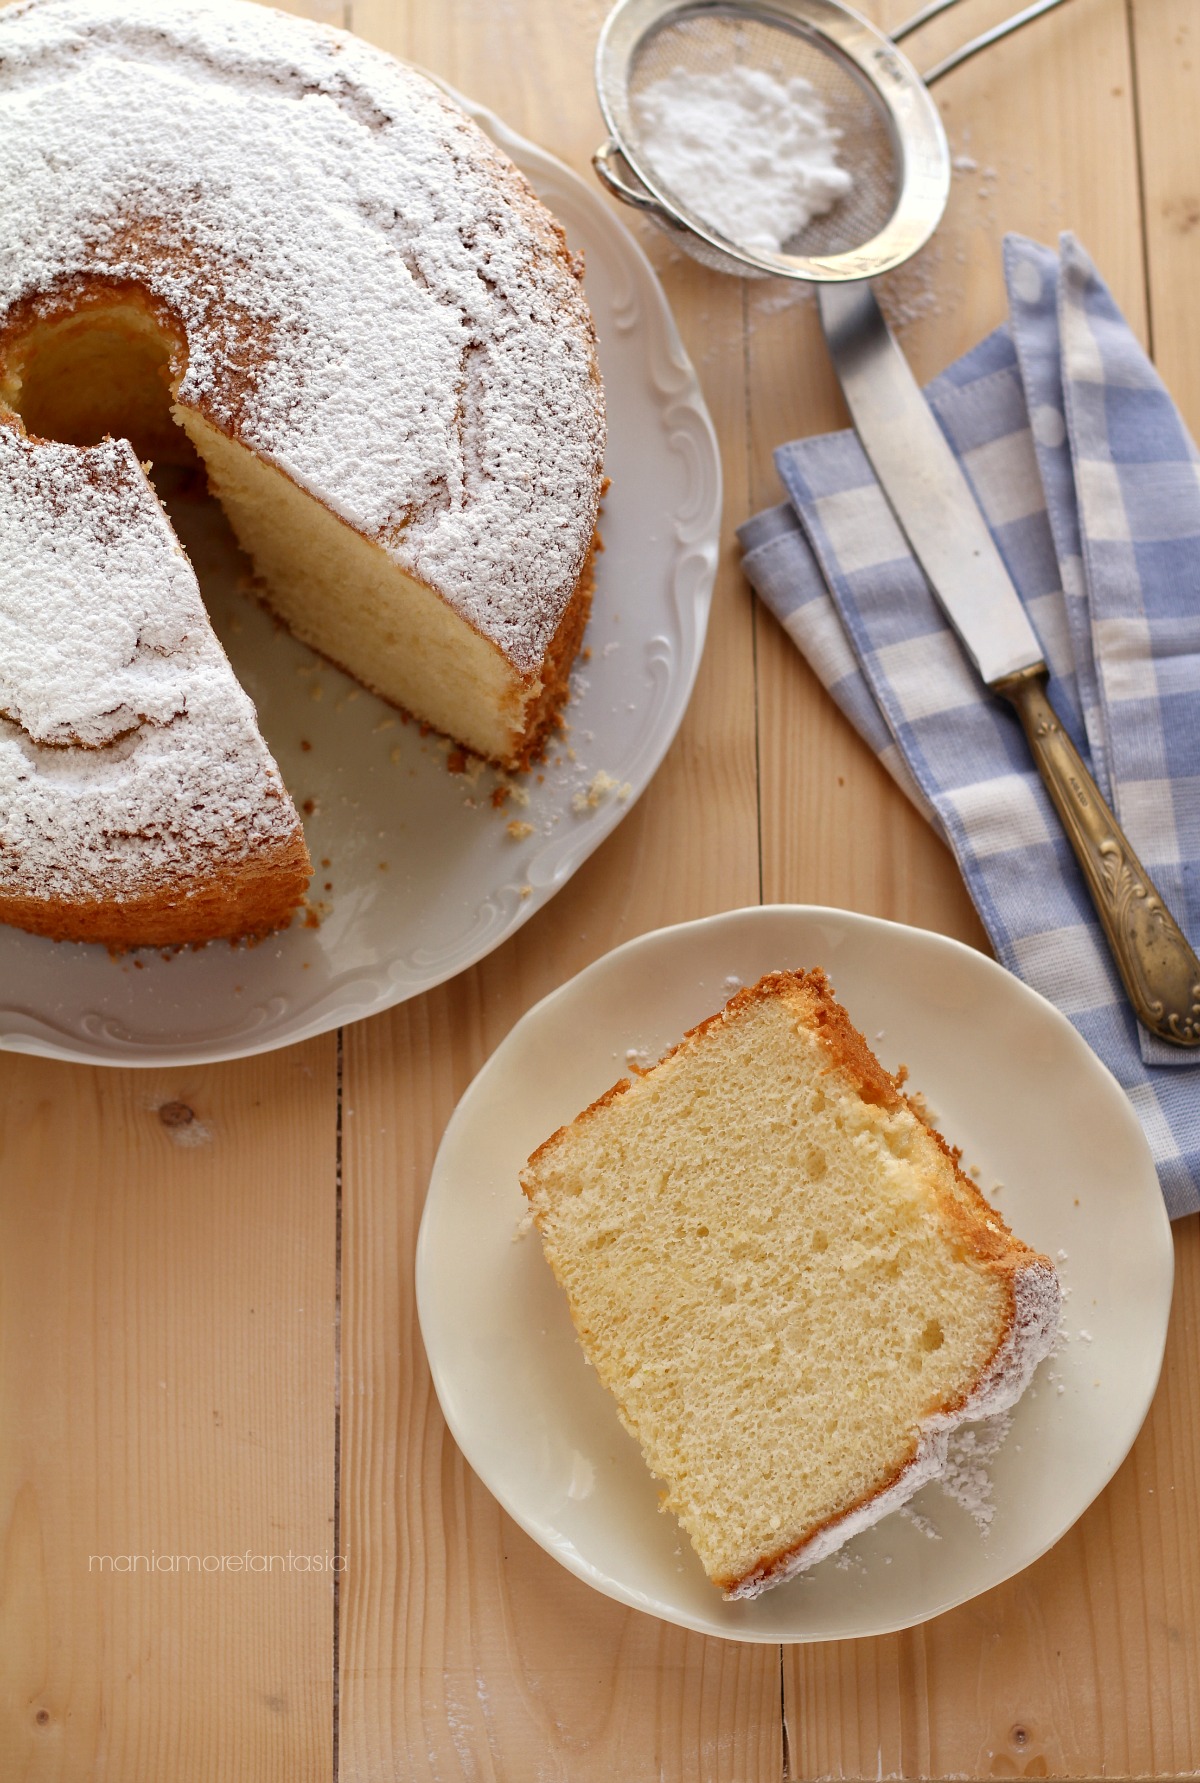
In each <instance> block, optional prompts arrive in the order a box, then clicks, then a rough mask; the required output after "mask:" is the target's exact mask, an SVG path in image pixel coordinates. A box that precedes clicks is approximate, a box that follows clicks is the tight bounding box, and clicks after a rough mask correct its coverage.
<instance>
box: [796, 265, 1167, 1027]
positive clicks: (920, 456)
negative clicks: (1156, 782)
mask: <svg viewBox="0 0 1200 1783" xmlns="http://www.w3.org/2000/svg"><path fill="white" fill-rule="evenodd" d="M818 302H819V306H820V312H821V324H822V327H823V328H824V330H825V339H826V342H827V343H828V346H829V352H830V355H831V357H832V359H833V364H834V369H835V370H836V372H837V375H838V379H839V381H840V383H841V386H842V392H843V394H844V396H845V398H846V404H847V407H848V408H849V410H850V415H851V418H852V420H853V422H854V427H855V431H856V432H857V434H858V437H859V439H860V441H861V442H862V447H863V450H864V452H865V453H866V455H867V457H868V458H869V459H870V461H871V465H872V467H873V469H874V471H875V475H876V476H877V477H878V479H879V482H880V486H881V487H882V489H883V492H884V494H885V495H886V497H887V499H888V503H889V505H890V506H891V509H892V512H893V513H894V514H895V516H896V519H897V521H898V523H899V525H900V528H901V531H902V532H903V533H904V534H905V537H906V538H907V539H908V542H909V544H910V545H911V546H912V550H913V555H914V556H915V557H916V559H917V562H918V563H919V564H920V565H921V568H922V569H923V570H924V572H925V575H926V577H927V578H928V581H929V584H930V587H931V588H932V589H933V592H934V594H935V595H936V596H937V599H938V602H939V604H940V605H941V607H942V609H943V611H944V612H945V614H946V617H947V618H948V619H949V621H950V623H951V625H952V626H953V627H954V630H955V632H956V633H957V634H958V637H959V640H960V641H961V643H962V645H963V647H964V649H965V650H966V652H967V655H968V656H969V657H970V659H971V661H972V662H973V663H974V665H975V667H976V669H977V670H978V672H979V675H980V678H981V679H982V680H983V682H984V683H985V685H986V686H987V687H988V688H989V689H990V690H991V692H993V693H997V694H1000V695H1002V697H1003V698H1004V699H1006V700H1008V701H1009V702H1010V704H1011V705H1012V706H1013V707H1015V709H1016V712H1017V716H1018V717H1019V718H1020V721H1021V725H1022V728H1023V729H1024V732H1025V736H1026V739H1027V740H1028V743H1029V747H1030V750H1031V752H1032V755H1033V759H1034V761H1035V763H1036V764H1037V768H1038V772H1039V773H1040V774H1041V777H1042V779H1043V780H1044V781H1045V783H1046V789H1047V791H1048V792H1049V794H1050V797H1051V799H1052V800H1053V802H1054V806H1055V809H1056V810H1057V812H1058V815H1059V817H1060V818H1061V820H1062V824H1063V828H1064V829H1065V831H1066V833H1067V838H1068V840H1069V841H1070V843H1071V846H1072V848H1073V849H1074V850H1075V856H1076V859H1077V860H1078V862H1079V865H1080V867H1081V868H1082V870H1083V876H1084V879H1085V880H1086V882H1087V887H1088V890H1089V892H1090V893H1091V897H1092V902H1093V903H1094V905H1095V906H1096V913H1097V915H1098V916H1099V918H1100V922H1101V924H1102V926H1103V929H1104V933H1105V935H1106V936H1107V938H1108V944H1109V947H1110V949H1111V950H1112V956H1113V959H1114V961H1115V962H1116V966H1117V970H1118V972H1119V973H1120V975H1121V980H1122V982H1123V984H1124V986H1125V989H1126V991H1127V992H1128V995H1129V1000H1130V1002H1131V1003H1132V1004H1133V1007H1134V1010H1135V1011H1136V1013H1137V1017H1138V1020H1139V1021H1140V1022H1142V1024H1143V1025H1144V1026H1145V1027H1147V1028H1148V1029H1149V1030H1150V1032H1151V1033H1152V1034H1157V1035H1158V1037H1159V1039H1160V1040H1167V1041H1170V1042H1172V1043H1173V1044H1174V1045H1176V1046H1194V1047H1200V960H1198V959H1197V958H1196V955H1195V954H1194V953H1193V951H1192V949H1191V948H1190V947H1189V945H1188V943H1187V940H1186V939H1185V937H1184V935H1183V933H1182V931H1181V930H1180V927H1179V925H1178V923H1177V922H1176V921H1175V919H1174V917H1173V916H1172V915H1171V913H1170V911H1169V910H1168V909H1167V907H1166V905H1165V904H1164V903H1163V901H1162V898H1161V897H1160V896H1159V894H1158V892H1157V891H1156V890H1155V887H1154V884H1153V882H1152V881H1151V879H1150V875H1149V874H1148V873H1147V872H1146V869H1145V868H1144V867H1143V866H1142V864H1141V862H1140V861H1139V860H1138V857H1137V855H1136V854H1135V853H1134V851H1133V849H1132V847H1131V846H1130V844H1129V841H1128V839H1127V837H1126V836H1125V834H1124V833H1123V831H1122V830H1121V827H1120V825H1119V824H1118V823H1117V820H1116V818H1115V817H1114V816H1113V814H1112V812H1111V811H1110V810H1109V808H1108V806H1107V805H1106V804H1105V802H1104V800H1103V798H1102V797H1101V795H1100V792H1099V790H1098V788H1097V786H1096V783H1095V781H1094V780H1093V779H1092V776H1091V775H1090V774H1089V773H1088V770H1087V769H1086V767H1085V766H1084V764H1083V762H1082V760H1081V759H1080V756H1079V752H1078V750H1077V749H1076V748H1075V745H1074V744H1073V743H1072V741H1071V739H1070V737H1069V736H1068V735H1067V733H1066V731H1065V730H1064V729H1063V727H1062V725H1061V723H1060V722H1059V719H1058V717H1057V715H1056V713H1055V711H1054V708H1053V706H1052V705H1051V704H1050V699H1049V696H1048V694H1047V690H1046V689H1047V681H1048V671H1047V668H1046V663H1045V659H1044V657H1043V655H1042V647H1041V645H1040V643H1039V642H1038V639H1037V635H1036V633H1035V632H1034V630H1033V627H1032V626H1031V625H1030V623H1029V619H1028V617H1027V615H1026V612H1025V608H1024V606H1023V605H1022V602H1021V597H1020V596H1019V595H1018V593H1017V591H1016V589H1015V588H1014V587H1013V584H1012V581H1011V579H1010V578H1009V574H1008V571H1007V570H1006V569H1005V567H1004V561H1003V559H1002V558H1001V556H1000V553H999V551H998V550H997V549H996V546H995V543H994V541H993V539H992V535H991V533H990V532H989V531H988V527H987V522H986V521H985V520H984V518H983V515H982V513H981V512H980V510H979V507H978V505H977V503H976V501H975V497H974V494H973V493H972V491H971V487H970V485H969V483H968V482H967V480H966V477H965V476H964V475H963V473H962V471H961V469H960V468H959V465H958V461H957V460H956V458H955V457H954V454H953V453H952V452H951V450H950V447H949V446H948V445H947V443H946V440H945V437H944V435H943V434H942V430H941V428H940V427H939V426H938V424H937V422H936V420H935V419H934V416H933V413H932V411H931V409H930V408H929V405H928V404H927V403H926V401H925V398H924V396H923V395H922V394H921V390H920V387H919V385H918V384H917V381H916V379H915V378H914V377H913V374H912V372H911V371H910V369H909V365H908V361H907V360H906V359H905V357H904V355H903V353H902V352H901V351H900V348H899V346H898V345H897V343H896V341H895V339H894V337H893V335H892V333H891V330H890V329H889V328H888V325H887V322H886V321H885V320H884V317H883V313H882V311H881V310H880V308H879V304H878V302H877V301H876V298H875V294H874V292H873V291H872V289H871V287H870V285H869V284H867V283H865V282H863V283H859V284H853V285H849V284H827V285H820V286H818Z"/></svg>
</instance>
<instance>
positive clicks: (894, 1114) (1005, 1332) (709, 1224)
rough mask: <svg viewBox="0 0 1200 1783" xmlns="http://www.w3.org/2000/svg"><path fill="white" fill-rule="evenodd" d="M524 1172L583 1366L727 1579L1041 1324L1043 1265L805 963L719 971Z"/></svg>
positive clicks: (838, 1518)
mask: <svg viewBox="0 0 1200 1783" xmlns="http://www.w3.org/2000/svg"><path fill="white" fill-rule="evenodd" d="M522 1183H523V1186H524V1189H525V1193H526V1194H527V1196H528V1197H529V1200H530V1203H531V1205H532V1208H533V1215H534V1219H535V1221H536V1223H537V1226H538V1229H539V1231H540V1233H541V1238H542V1245H543V1248H544V1249H545V1253H546V1256H547V1259H548V1260H549V1262H550V1264H551V1266H552V1268H553V1270H554V1273H555V1275H556V1276H557V1278H558V1280H559V1282H560V1284H561V1285H562V1287H563V1288H564V1289H565V1291H566V1295H567V1299H568V1301H569V1303H570V1308H571V1316H572V1318H573V1319H574V1322H575V1326H576V1329H577V1331H578V1334H579V1338H580V1342H581V1343H582V1345H583V1349H584V1351H585V1353H586V1355H587V1357H588V1359H589V1361H591V1362H592V1364H593V1365H594V1366H595V1368H596V1370H597V1373H598V1375H599V1378H600V1380H601V1381H602V1382H603V1383H604V1385H605V1386H606V1387H607V1388H608V1389H609V1391H610V1392H611V1393H612V1394H613V1395H614V1397H615V1399H616V1403H617V1409H618V1411H619V1414H620V1417H621V1420H622V1422H623V1423H624V1424H625V1426H626V1428H627V1429H628V1430H629V1431H630V1433H631V1434H632V1435H633V1436H635V1437H636V1438H637V1440H638V1442H639V1443H640V1444H641V1447H642V1452H643V1454H644V1456H645V1459H646V1462H647V1464H648V1465H649V1467H650V1469H651V1471H652V1473H654V1474H655V1475H656V1476H657V1478H658V1479H659V1480H660V1481H661V1482H662V1484H663V1487H664V1496H665V1503H666V1505H667V1506H668V1507H669V1508H670V1509H671V1510H673V1511H674V1512H675V1514H676V1516H677V1517H678V1518H679V1521H680V1522H681V1524H682V1525H683V1527H684V1529H685V1530H686V1532H687V1534H688V1536H689V1537H690V1538H691V1541H692V1544H693V1546H694V1548H695V1549H696V1552H697V1554H698V1555H699V1557H700V1560H701V1561H702V1563H703V1565H704V1568H705V1570H706V1572H707V1573H708V1576H709V1577H710V1579H712V1580H713V1581H714V1583H716V1584H717V1585H719V1586H721V1587H722V1589H723V1590H724V1592H725V1594H726V1596H727V1597H730V1598H744V1597H754V1596H756V1595H757V1594H758V1593H759V1592H761V1591H763V1590H765V1589H766V1588H767V1587H768V1586H770V1585H775V1584H778V1583H780V1582H782V1581H783V1580H785V1579H788V1578H791V1577H792V1576H793V1575H794V1574H795V1573H797V1572H800V1571H802V1570H803V1569H805V1568H806V1567H809V1566H812V1565H813V1564H814V1563H815V1562H816V1561H818V1560H821V1559H823V1558H824V1557H825V1556H826V1555H828V1554H831V1553H833V1552H834V1551H835V1550H836V1549H837V1548H839V1547H840V1546H841V1545H842V1544H843V1543H844V1542H845V1541H847V1540H848V1539H849V1538H850V1537H851V1536H852V1535H854V1534H856V1533H857V1532H858V1531H860V1530H862V1529H864V1528H866V1527H868V1526H869V1525H870V1524H872V1523H874V1522H877V1521H878V1520H879V1519H880V1518H881V1517H883V1516H885V1515H886V1514H887V1513H888V1512H890V1511H893V1510H895V1509H897V1508H898V1507H899V1506H900V1505H902V1504H903V1503H904V1502H905V1501H906V1500H907V1499H909V1498H910V1497H911V1496H912V1494H913V1493H914V1492H916V1491H917V1490H918V1488H919V1487H921V1486H923V1485H925V1484H926V1483H927V1482H928V1481H930V1480H931V1479H934V1478H936V1477H937V1476H938V1474H939V1473H941V1472H942V1471H943V1470H944V1468H945V1465H946V1458H947V1444H948V1437H949V1434H950V1432H951V1431H952V1430H953V1429H955V1428H956V1427H957V1426H958V1425H960V1424H962V1423H964V1422H966V1421H969V1420H973V1419H979V1418H984V1417H988V1416H991V1415H994V1414H996V1413H999V1412H1002V1411H1005V1410H1007V1409H1008V1408H1009V1407H1010V1406H1011V1405H1013V1404H1014V1403H1015V1402H1016V1400H1017V1399H1018V1398H1019V1396H1020V1395H1021V1393H1022V1392H1023V1391H1024V1389H1025V1387H1026V1386H1027V1385H1028V1383H1029V1381H1030V1379H1031V1377H1032V1375H1033V1371H1034V1369H1035V1368H1036V1366H1037V1364H1038V1362H1039V1361H1041V1359H1042V1358H1043V1357H1044V1356H1045V1355H1046V1354H1048V1352H1049V1350H1050V1347H1051V1345H1052V1343H1053V1341H1054V1336H1055V1333H1056V1330H1057V1325H1058V1315H1059V1306H1060V1291H1059V1285H1058V1278H1057V1275H1056V1273H1055V1270H1054V1267H1053V1265H1052V1264H1051V1263H1050V1262H1049V1260H1048V1259H1047V1258H1046V1257H1044V1256H1042V1255H1040V1253H1038V1252H1037V1251H1034V1250H1031V1249H1030V1248H1029V1247H1028V1246H1027V1245H1025V1244H1022V1243H1021V1241H1020V1240H1019V1239H1017V1238H1014V1237H1013V1235H1012V1233H1011V1232H1010V1231H1009V1230H1008V1228H1007V1226H1006V1225H1005V1223H1004V1221H1003V1220H1002V1219H1001V1218H1000V1216H999V1214H997V1213H996V1212H995V1211H994V1209H993V1208H991V1207H990V1206H989V1205H988V1203H987V1202H986V1201H985V1200H984V1198H983V1196H982V1195H981V1194H980V1193H979V1191H978V1190H977V1189H976V1188H975V1187H974V1186H973V1185H972V1183H971V1182H970V1181H969V1180H968V1179H967V1178H966V1177H965V1176H964V1175H963V1174H962V1172H961V1170H960V1169H959V1168H958V1161H957V1156H956V1155H955V1154H954V1153H952V1152H951V1151H950V1150H949V1149H948V1148H947V1146H946V1145H945V1143H944V1141H943V1140H942V1139H941V1137H940V1136H939V1135H938V1134H937V1133H936V1132H934V1130H933V1129H932V1128H931V1127H930V1126H929V1125H927V1123H926V1122H925V1120H924V1119H923V1118H922V1116H921V1115H920V1113H919V1112H918V1110H917V1108H916V1107H915V1106H914V1105H913V1103H912V1102H911V1101H909V1100H908V1099H907V1098H906V1097H905V1096H904V1094H903V1092H902V1090H901V1088H900V1084H899V1083H898V1081H897V1080H896V1078H895V1077H893V1076H892V1075H891V1074H890V1073H889V1072H887V1071H885V1070H884V1068H883V1066H882V1065H881V1064H880V1062H879V1060H878V1059H877V1058H876V1057H875V1055H874V1054H873V1053H872V1052H871V1050H870V1048H869V1047H868V1046H867V1043H866V1041H865V1040H864V1038H863V1036H862V1035H861V1034H860V1033H859V1032H858V1031H857V1029H856V1028H854V1027H853V1026H852V1024H851V1022H850V1020H849V1018H848V1017H847V1015H846V1013H845V1011H844V1010H843V1009H842V1007H841V1005H840V1004H839V1003H838V1002H837V1001H836V1000H835V998H834V997H833V994H832V992H831V990H830V988H829V986H828V983H827V982H826V980H825V977H824V975H823V974H822V973H820V972H809V973H802V974H798V973H788V972H777V973H771V974H768V976H767V977H765V978H763V979H762V980H761V981H760V982H759V983H758V984H757V985H756V986H754V988H753V989H750V990H744V991H739V992H738V994H737V995H736V996H735V997H733V998H732V999H731V1001H730V1002H729V1003H728V1004H727V1005H726V1007H725V1008H724V1009H723V1010H722V1011H720V1012H719V1013H718V1014H717V1015H714V1016H712V1017H711V1018H710V1019H709V1020H708V1021H705V1022H703V1023H701V1025H700V1026H699V1027H698V1028H695V1029H693V1030H692V1031H691V1032H690V1033H689V1034H688V1035H686V1036H685V1038H684V1039H683V1041H682V1042H681V1043H680V1044H679V1046H677V1047H676V1048H675V1049H674V1050H673V1051H672V1052H669V1053H668V1054H667V1055H666V1056H665V1058H663V1059H661V1060H660V1061H659V1063H658V1064H657V1065H655V1066H654V1067H653V1068H652V1069H651V1070H650V1071H648V1072H646V1073H645V1074H643V1075H639V1076H638V1077H637V1078H636V1079H634V1080H629V1079H623V1080H622V1081H621V1082H620V1083H618V1084H617V1085H616V1086H615V1087H614V1088H613V1089H611V1090H609V1091H608V1093H607V1094H606V1095H604V1096H601V1097H600V1099H599V1100H598V1101H597V1102H594V1103H593V1104H592V1105H591V1107H589V1108H587V1109H585V1110H584V1112H583V1113H582V1114H581V1115H579V1116H578V1118H577V1119H576V1120H574V1121H573V1122H572V1123H571V1124H570V1125H569V1126H567V1127H564V1128H561V1129H560V1130H559V1131H558V1132H557V1133H555V1134H553V1135H552V1137H551V1138H550V1139H548V1140H547V1141H546V1143H545V1144H544V1145H542V1146H541V1147H540V1148H539V1149H538V1150H537V1151H536V1152H535V1153H534V1154H533V1156H532V1157H531V1158H530V1160H529V1163H528V1165H527V1166H526V1169H525V1171H524V1173H523V1175H522Z"/></svg>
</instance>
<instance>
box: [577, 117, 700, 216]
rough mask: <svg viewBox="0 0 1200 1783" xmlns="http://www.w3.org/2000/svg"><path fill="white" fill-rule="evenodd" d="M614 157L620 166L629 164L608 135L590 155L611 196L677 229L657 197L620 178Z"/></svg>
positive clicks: (642, 187)
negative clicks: (605, 140) (617, 159)
mask: <svg viewBox="0 0 1200 1783" xmlns="http://www.w3.org/2000/svg"><path fill="white" fill-rule="evenodd" d="M614 158H619V160H620V162H621V165H622V167H626V168H627V167H628V166H629V163H628V161H626V159H625V157H624V155H623V154H622V153H621V150H620V148H619V147H618V145H617V144H616V143H615V142H613V140H612V138H611V137H610V138H609V140H608V141H607V142H605V143H601V145H600V147H599V148H598V149H597V150H596V153H595V154H594V155H593V156H592V166H593V167H594V168H595V169H596V172H597V174H598V176H599V178H600V182H601V184H602V185H605V186H607V187H608V190H609V191H610V192H611V193H612V195H613V197H614V198H619V199H620V200H621V202H622V204H632V205H633V206H635V208H636V209H637V210H644V211H649V212H650V215H651V216H653V217H657V218H658V219H659V220H660V222H663V223H666V224H668V225H669V226H670V227H671V228H672V229H678V228H679V223H678V221H677V219H676V218H674V217H673V216H672V215H671V214H670V212H669V211H665V210H664V209H663V207H662V205H661V204H660V203H659V202H658V200H657V198H653V197H651V195H650V193H649V192H647V191H646V189H645V187H644V186H631V185H629V184H628V183H627V182H626V181H625V180H624V179H622V177H621V175H620V174H619V173H618V172H617V171H616V169H615V168H614V166H613V160H614Z"/></svg>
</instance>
